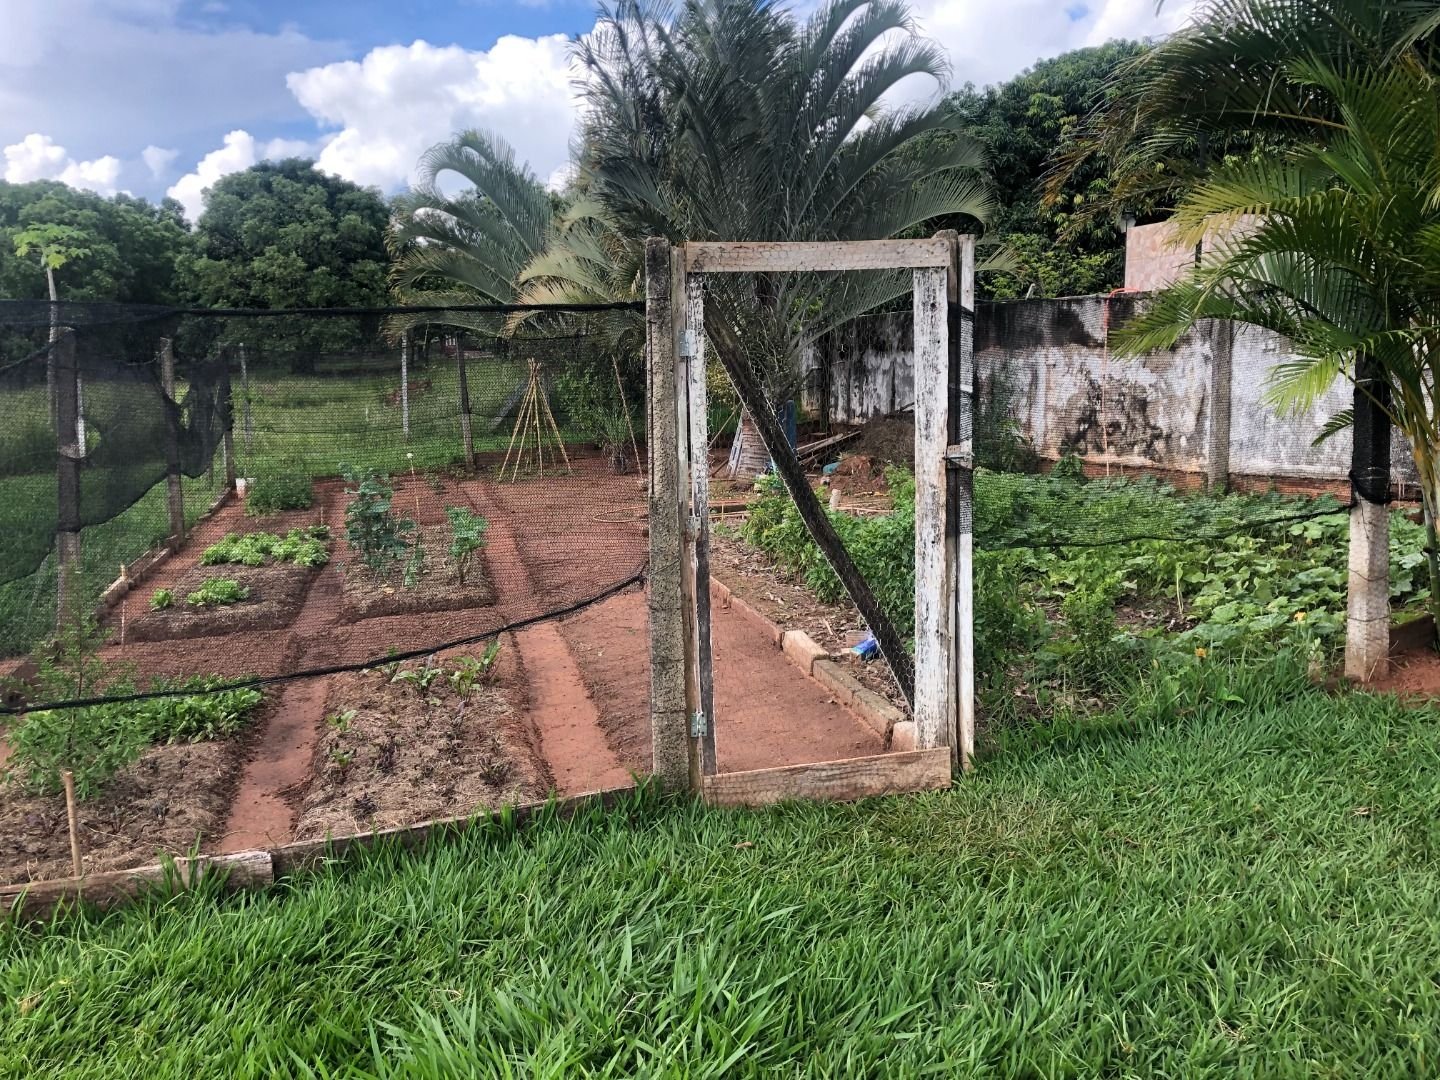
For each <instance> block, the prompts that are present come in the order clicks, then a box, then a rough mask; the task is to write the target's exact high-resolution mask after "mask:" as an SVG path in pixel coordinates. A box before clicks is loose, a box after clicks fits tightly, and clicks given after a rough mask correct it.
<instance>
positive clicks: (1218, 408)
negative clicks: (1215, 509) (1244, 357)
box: [1205, 319, 1235, 492]
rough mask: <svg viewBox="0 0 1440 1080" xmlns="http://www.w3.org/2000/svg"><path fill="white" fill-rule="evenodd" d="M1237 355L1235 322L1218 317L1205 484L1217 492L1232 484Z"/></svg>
mask: <svg viewBox="0 0 1440 1080" xmlns="http://www.w3.org/2000/svg"><path fill="white" fill-rule="evenodd" d="M1234 355H1235V324H1234V323H1233V322H1231V321H1230V320H1228V319H1224V320H1221V319H1217V320H1215V321H1213V322H1212V323H1211V324H1210V436H1209V444H1208V446H1207V448H1206V454H1205V487H1206V488H1207V489H1208V490H1210V491H1214V492H1222V491H1225V490H1226V489H1227V488H1228V487H1229V486H1230V384H1231V370H1232V368H1233V362H1234Z"/></svg>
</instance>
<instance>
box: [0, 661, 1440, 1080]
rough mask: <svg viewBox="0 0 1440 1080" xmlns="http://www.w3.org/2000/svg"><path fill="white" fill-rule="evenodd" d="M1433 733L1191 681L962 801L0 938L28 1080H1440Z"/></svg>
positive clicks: (1336, 707) (452, 867)
mask: <svg viewBox="0 0 1440 1080" xmlns="http://www.w3.org/2000/svg"><path fill="white" fill-rule="evenodd" d="M1437 721H1440V712H1437V710H1436V709H1434V708H1426V709H1415V710H1408V709H1405V708H1402V707H1401V706H1400V705H1398V704H1397V703H1395V702H1394V701H1393V700H1389V699H1385V698H1380V697H1370V696H1364V695H1343V696H1335V697H1332V696H1327V695H1325V694H1322V693H1320V692H1318V691H1315V690H1312V689H1309V688H1308V687H1307V686H1306V685H1305V684H1304V682H1303V679H1301V678H1300V677H1299V675H1298V673H1297V668H1296V666H1295V665H1293V664H1286V663H1281V664H1272V665H1270V666H1267V667H1265V668H1255V669H1249V670H1237V671H1228V670H1225V669H1220V668H1216V667H1211V666H1208V665H1205V664H1199V663H1193V662H1192V663H1191V664H1189V665H1187V666H1184V667H1182V668H1178V669H1176V670H1175V671H1174V672H1170V673H1156V674H1155V675H1154V676H1153V677H1152V678H1151V680H1150V686H1149V688H1148V689H1147V690H1145V691H1144V692H1142V693H1139V694H1137V695H1136V696H1135V697H1134V698H1133V699H1132V700H1130V701H1129V702H1128V703H1127V707H1126V708H1125V709H1124V710H1123V711H1120V712H1117V713H1115V714H1112V715H1109V716H1107V717H1103V718H1100V719H1099V720H1097V721H1094V722H1091V723H1087V724H1084V725H1077V726H1074V727H1071V728H1069V729H1066V730H1063V731H1062V730H1051V731H1050V732H1049V733H1048V736H1047V737H1046V738H1045V739H1043V740H1039V739H1036V738H1034V737H1033V736H1028V737H1027V738H1026V739H1025V741H1018V740H1016V739H1012V740H1011V743H1010V744H1009V745H1006V746H1004V747H1002V748H1001V749H1000V751H999V752H998V753H995V754H993V756H990V757H989V758H988V759H986V760H984V761H983V762H982V764H981V767H980V768H979V770H978V772H977V773H976V774H975V775H974V776H973V777H971V778H969V779H967V780H965V781H964V782H963V783H961V784H959V785H958V786H957V788H956V789H955V790H954V791H952V792H950V793H947V794H932V795H925V796H920V797H908V798H895V799H888V800H883V801H872V802H868V803H865V804H861V805H857V806H840V807H820V806H794V807H786V808H779V809H776V810H773V811H769V812H763V813H743V812H720V811H710V810H704V809H700V808H696V807H694V806H691V805H688V804H684V803H678V802H668V801H662V800H658V799H654V798H653V797H649V798H642V799H639V800H637V801H636V802H634V803H633V804H631V805H629V806H628V807H625V808H623V809H621V810H619V811H616V812H613V813H612V814H611V815H610V816H601V815H590V816H586V817H583V818H582V819H580V820H577V821H574V822H570V823H561V822H549V823H546V824H543V825H540V826H538V827H535V828H533V829H529V830H527V831H525V832H523V833H518V834H516V833H512V832H509V831H507V830H505V829H503V828H490V829H485V830H478V831H475V832H472V833H471V834H469V835H468V836H467V837H465V838H464V839H462V840H460V841H456V842H452V843H446V844H443V845H437V846H436V847H433V848H431V849H429V850H428V851H426V852H425V853H424V854H423V855H418V856H417V855H414V854H405V853H402V852H399V851H395V850H383V851H379V852H377V853H374V854H372V855H370V856H368V857H366V858H363V859H361V860H359V861H357V862H354V863H350V864H345V865H334V866H331V867H329V868H327V869H324V870H322V871H320V872H318V873H316V874H315V875H313V876H303V877H299V878H296V879H293V880H291V881H288V882H286V883H284V884H282V885H280V886H278V887H277V888H275V889H274V890H273V891H271V892H270V893H268V894H262V895H256V896H245V897H235V898H223V897H220V896H218V895H216V894H214V893H213V892H206V893H203V894H201V895H198V896H190V897H177V898H173V899H171V900H168V901H160V900H156V901H153V902H151V903H150V904H149V905H148V906H143V907H139V908H131V909H128V910H125V911H122V912H118V913H115V914H112V915H111V916H108V917H105V918H103V919H93V920H79V919H74V920H70V921H66V922H62V923H61V924H59V925H56V926H54V927H51V928H49V929H46V930H43V931H39V932H29V931H19V930H12V931H9V932H8V933H6V932H3V931H0V1073H3V1074H5V1075H17V1076H19V1075H35V1076H41V1075H43V1076H76V1077H106V1078H108V1077H114V1076H132V1075H134V1076H138V1075H144V1076H147V1077H189V1076H196V1075H207V1076H209V1075H216V1076H233V1077H245V1076H270V1075H324V1076H342V1075H343V1076H407V1077H419V1076H437V1077H438V1076H457V1075H485V1076H489V1075H513V1076H555V1077H560V1076H566V1077H568V1076H583V1075H597V1076H598V1075H605V1076H732V1075H756V1076H758V1075H782V1076H797V1075H810V1076H824V1077H830V1076H916V1075H924V1074H927V1071H928V1074H930V1075H939V1076H978V1075H987V1076H988V1075H1024V1076H1047V1077H1050V1076H1097V1075H1113V1076H1177V1077H1178V1076H1184V1077H1196V1076H1216V1077H1220V1076H1224V1077H1229V1076H1233V1075H1266V1076H1346V1077H1348V1076H1359V1075H1364V1076H1394V1077H1412V1076H1424V1075H1434V1074H1435V1072H1436V1070H1437V1068H1440V985H1437V979H1436V972H1437V970H1440V909H1437V906H1436V903H1435V897H1436V896H1437V895H1440V859H1437V850H1440V848H1437V846H1440V824H1437V823H1440V782H1437V780H1436V776H1437V775H1440V772H1437V766H1440V724H1437Z"/></svg>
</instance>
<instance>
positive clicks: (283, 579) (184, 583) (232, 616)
mask: <svg viewBox="0 0 1440 1080" xmlns="http://www.w3.org/2000/svg"><path fill="white" fill-rule="evenodd" d="M315 574H316V571H314V570H310V569H307V568H306V567H303V566H295V565H293V564H291V563H275V564H273V565H270V566H234V565H222V566H197V567H195V568H194V569H192V570H187V571H186V572H185V573H183V574H182V575H180V577H179V578H178V579H177V580H176V582H175V587H174V589H173V593H174V599H173V603H172V604H171V606H170V607H166V608H160V609H155V608H153V607H151V608H147V609H146V610H145V612H144V613H143V614H141V615H139V616H135V617H132V618H131V619H130V621H129V623H128V625H127V627H126V630H125V640H126V641H164V640H167V639H169V638H193V637H214V636H217V635H222V634H236V633H240V632H243V631H246V630H276V629H280V628H282V627H285V626H289V625H290V623H291V622H292V621H294V619H295V616H296V614H297V613H299V611H300V608H301V605H303V604H304V602H305V593H306V591H307V590H308V589H309V587H310V582H311V580H312V579H313V578H314V577H315ZM215 578H225V579H229V580H231V581H234V582H235V583H236V584H238V585H239V586H240V587H241V588H242V589H244V590H246V594H247V595H246V596H245V599H243V600H238V601H236V602H235V603H233V604H220V605H214V606H198V605H195V604H191V603H189V602H188V601H187V600H186V597H187V596H189V595H190V594H191V593H193V592H195V591H196V590H197V589H199V588H201V586H203V585H204V584H205V582H206V581H209V580H212V579H215Z"/></svg>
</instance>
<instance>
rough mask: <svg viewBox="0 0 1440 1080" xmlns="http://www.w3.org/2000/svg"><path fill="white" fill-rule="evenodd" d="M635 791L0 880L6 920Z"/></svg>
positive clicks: (257, 872) (248, 885)
mask: <svg viewBox="0 0 1440 1080" xmlns="http://www.w3.org/2000/svg"><path fill="white" fill-rule="evenodd" d="M634 790H635V789H634V788H632V787H623V788H611V789H608V790H606V791H594V792H588V793H586V794H583V795H572V796H570V797H569V798H564V799H552V800H548V801H546V802H532V803H521V804H519V805H517V806H513V807H507V808H505V809H504V810H495V811H490V812H485V813H479V814H475V815H472V816H470V817H455V818H440V819H437V820H434V821H426V822H421V823H420V824H417V825H403V826H399V827H396V828H392V829H376V830H374V831H371V832H364V833H358V834H356V835H354V836H337V837H329V838H326V839H322V840H302V841H299V842H297V843H293V844H284V845H282V846H280V847H275V848H267V849H261V850H255V851H238V852H234V853H233V854H226V855H200V856H197V857H195V858H180V859H175V860H174V861H173V863H172V864H168V865H167V864H159V865H155V866H141V867H137V868H135V869H132V870H110V871H106V872H105V873H100V874H87V875H85V876H84V877H79V878H75V877H69V878H57V879H55V880H53V881H37V882H33V883H29V884H23V885H3V886H0V923H3V922H4V920H5V919H6V917H7V916H8V917H9V918H10V919H11V920H13V921H16V922H39V921H43V920H45V919H47V918H49V917H51V916H52V915H55V914H57V913H58V912H60V911H62V910H65V909H68V908H72V907H74V906H75V904H76V903H77V902H78V901H83V902H84V903H86V904H87V905H93V906H95V907H98V908H102V909H109V908H113V907H118V906H120V905H122V904H126V903H129V902H130V901H132V900H136V899H139V898H140V897H142V896H144V895H146V894H147V893H151V892H156V891H165V892H168V891H171V890H184V889H188V888H190V887H191V886H193V885H195V884H198V883H199V882H200V881H203V880H204V879H206V878H207V877H211V876H213V875H214V874H216V873H220V874H223V875H224V881H223V887H224V888H225V889H226V890H227V891H239V890H242V889H264V888H267V887H268V886H270V885H272V884H273V883H274V882H275V881H277V880H279V879H281V878H284V877H288V876H290V875H292V874H295V873H297V872H300V871H303V870H307V869H311V868H313V867H315V866H318V865H320V864H322V863H325V862H329V861H332V860H337V859H343V858H345V857H346V856H347V855H349V853H350V852H352V851H363V850H365V849H366V848H372V847H376V846H377V845H380V844H383V843H387V842H390V843H395V844H398V845H399V846H400V847H403V848H406V849H415V848H420V847H423V846H424V845H425V844H426V843H428V842H429V841H430V840H432V839H437V838H441V837H444V836H449V835H458V834H459V833H462V832H464V831H465V830H466V829H468V828H472V827H474V826H476V825H481V824H486V823H492V822H499V821H501V820H502V819H504V818H506V817H508V818H509V820H511V821H513V822H514V823H515V824H517V825H525V824H528V823H530V822H532V821H534V820H535V819H536V818H538V817H540V816H542V815H545V814H553V815H554V816H556V817H559V818H562V819H563V818H569V817H573V816H574V815H575V814H576V813H578V812H579V811H581V810H583V809H586V808H590V807H600V808H602V809H608V808H610V807H612V806H614V805H615V804H616V803H617V802H620V801H621V800H623V799H625V798H628V797H630V796H631V795H632V794H633V793H634Z"/></svg>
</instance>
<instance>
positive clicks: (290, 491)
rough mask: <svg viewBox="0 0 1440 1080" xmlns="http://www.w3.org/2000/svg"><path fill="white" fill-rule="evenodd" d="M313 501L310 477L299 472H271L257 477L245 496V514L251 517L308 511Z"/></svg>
mask: <svg viewBox="0 0 1440 1080" xmlns="http://www.w3.org/2000/svg"><path fill="white" fill-rule="evenodd" d="M313 500H314V490H313V485H312V483H311V480H310V477H309V476H306V475H305V474H304V473H300V472H272V473H266V474H265V475H263V476H257V477H256V478H255V482H254V483H253V484H251V485H250V490H249V491H248V492H247V493H246V495H245V513H247V514H250V515H251V516H259V515H260V514H275V513H279V512H280V511H282V510H308V509H310V504H311V502H312V501H313Z"/></svg>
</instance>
